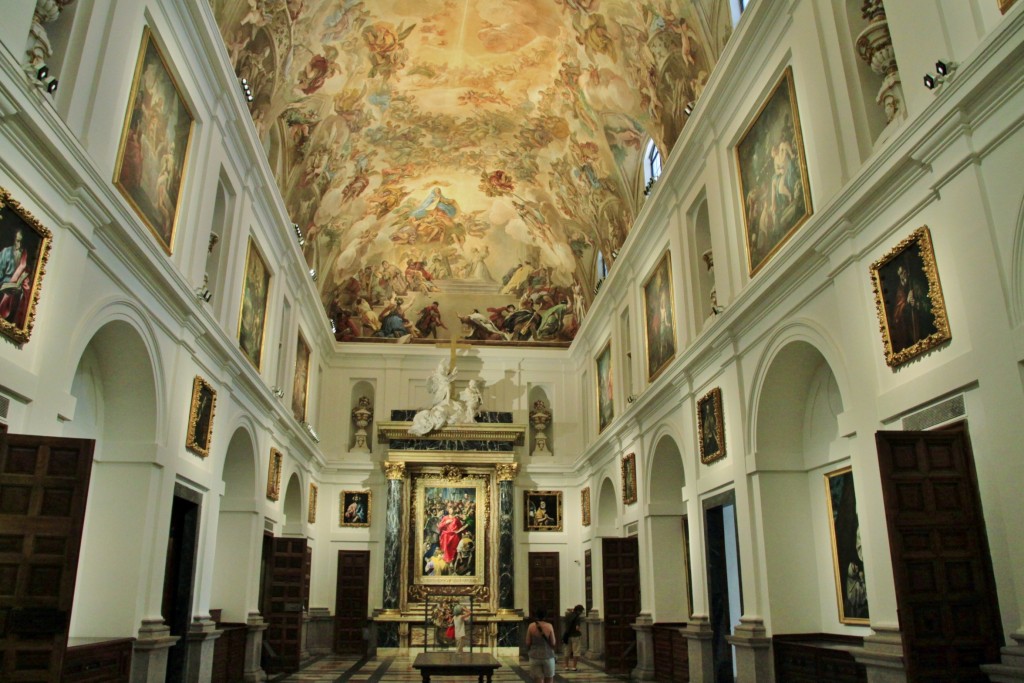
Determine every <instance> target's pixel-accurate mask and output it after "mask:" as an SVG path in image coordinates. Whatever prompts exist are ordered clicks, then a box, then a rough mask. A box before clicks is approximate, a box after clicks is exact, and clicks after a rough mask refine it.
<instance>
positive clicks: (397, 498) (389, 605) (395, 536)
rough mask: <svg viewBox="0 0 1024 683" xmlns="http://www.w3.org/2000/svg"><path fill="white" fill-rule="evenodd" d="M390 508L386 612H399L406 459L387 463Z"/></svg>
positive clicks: (386, 541)
mask: <svg viewBox="0 0 1024 683" xmlns="http://www.w3.org/2000/svg"><path fill="white" fill-rule="evenodd" d="M383 466H384V473H385V475H386V476H387V480H388V507H387V511H386V514H385V520H384V524H385V527H384V612H385V613H392V614H395V613H397V612H398V605H399V595H398V593H399V586H400V585H401V572H402V543H401V534H402V496H403V493H404V490H405V477H406V469H405V463H404V462H385V463H384V464H383Z"/></svg>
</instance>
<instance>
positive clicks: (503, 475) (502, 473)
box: [494, 462, 519, 481]
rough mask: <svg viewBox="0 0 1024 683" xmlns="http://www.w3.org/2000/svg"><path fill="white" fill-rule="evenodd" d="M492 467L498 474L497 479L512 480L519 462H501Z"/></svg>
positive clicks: (517, 469)
mask: <svg viewBox="0 0 1024 683" xmlns="http://www.w3.org/2000/svg"><path fill="white" fill-rule="evenodd" d="M494 469H495V471H496V472H497V474H498V481H514V480H515V478H516V473H517V472H518V471H519V463H517V462H510V463H502V464H499V465H495V466H494Z"/></svg>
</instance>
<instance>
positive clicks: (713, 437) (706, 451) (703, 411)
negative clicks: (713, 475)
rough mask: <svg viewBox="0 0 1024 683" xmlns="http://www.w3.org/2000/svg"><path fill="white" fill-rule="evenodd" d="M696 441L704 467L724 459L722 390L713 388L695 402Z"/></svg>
mask: <svg viewBox="0 0 1024 683" xmlns="http://www.w3.org/2000/svg"><path fill="white" fill-rule="evenodd" d="M697 440H698V441H699V442H700V461H701V462H702V463H704V464H705V465H707V464H709V463H712V462H714V461H715V460H719V459H721V458H724V457H725V419H724V417H723V415H722V390H721V389H719V388H718V387H715V388H714V389H712V390H711V391H709V392H708V393H706V394H704V395H703V396H702V397H701V398H700V400H698V401H697Z"/></svg>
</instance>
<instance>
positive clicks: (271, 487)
mask: <svg viewBox="0 0 1024 683" xmlns="http://www.w3.org/2000/svg"><path fill="white" fill-rule="evenodd" d="M283 472H284V453H282V452H281V451H279V450H277V449H276V448H271V449H270V469H269V470H267V499H268V500H280V498H281V475H282V473H283Z"/></svg>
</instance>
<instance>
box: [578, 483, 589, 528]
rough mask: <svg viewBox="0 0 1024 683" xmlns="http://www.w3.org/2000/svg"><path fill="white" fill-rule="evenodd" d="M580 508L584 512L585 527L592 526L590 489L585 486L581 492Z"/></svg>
mask: <svg viewBox="0 0 1024 683" xmlns="http://www.w3.org/2000/svg"><path fill="white" fill-rule="evenodd" d="M580 507H581V508H582V512H583V526H590V487H589V486H584V487H583V490H582V491H580Z"/></svg>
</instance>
